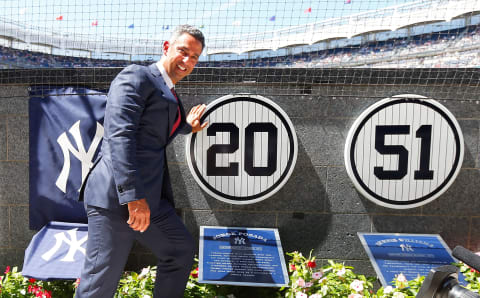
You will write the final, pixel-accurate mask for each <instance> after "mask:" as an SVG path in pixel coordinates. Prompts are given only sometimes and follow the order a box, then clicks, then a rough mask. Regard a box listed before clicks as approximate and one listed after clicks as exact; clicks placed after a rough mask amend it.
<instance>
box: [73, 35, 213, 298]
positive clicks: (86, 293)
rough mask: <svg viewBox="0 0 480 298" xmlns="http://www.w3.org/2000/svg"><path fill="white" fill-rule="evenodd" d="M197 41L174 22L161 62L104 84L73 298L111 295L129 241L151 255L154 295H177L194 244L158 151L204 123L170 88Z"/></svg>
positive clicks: (193, 59) (191, 61) (196, 51)
mask: <svg viewBox="0 0 480 298" xmlns="http://www.w3.org/2000/svg"><path fill="white" fill-rule="evenodd" d="M204 47H205V40H204V37H203V34H202V32H200V31H199V30H198V29H196V28H194V27H192V26H189V25H183V26H180V27H178V28H176V29H175V31H174V32H173V34H172V36H171V38H170V40H169V41H166V42H165V43H164V45H163V56H162V58H161V59H160V61H158V62H157V63H155V64H152V65H150V66H148V67H146V66H138V65H130V66H128V67H126V68H125V69H123V70H122V71H121V72H120V73H119V74H118V75H117V77H116V78H115V79H114V80H113V82H112V84H111V85H110V89H109V93H108V99H107V106H106V110H105V122H104V128H105V133H104V137H103V142H102V147H101V152H100V154H99V157H98V158H97V160H96V161H95V164H94V166H93V169H92V170H91V172H90V173H89V175H88V177H87V179H86V181H85V182H84V184H83V185H82V188H81V190H80V199H81V200H84V201H85V206H86V210H87V215H88V240H87V249H86V257H85V264H84V267H83V270H82V274H81V277H80V285H79V287H78V289H77V292H76V297H78V298H83V297H89V298H93V297H102V298H107V297H113V295H114V293H115V291H116V289H117V287H118V282H119V280H120V278H121V275H122V273H123V270H124V267H125V263H126V261H127V258H128V255H129V252H130V249H131V247H132V244H133V243H134V240H138V241H139V242H140V243H142V244H143V245H145V246H147V247H148V248H149V249H151V250H152V252H153V253H154V255H155V256H156V257H157V260H158V261H157V275H156V281H155V290H154V297H156V298H160V297H165V298H175V297H183V292H184V290H185V285H186V282H187V279H188V275H189V272H190V269H191V266H192V263H193V257H194V242H193V239H192V237H191V235H190V233H189V232H188V231H187V229H186V228H185V225H184V224H183V222H182V221H181V219H180V218H179V217H178V215H177V214H176V213H175V208H174V204H173V197H172V187H171V184H170V178H169V174H168V167H167V160H166V153H165V150H166V146H167V145H168V144H169V143H170V142H171V141H172V139H173V138H174V137H175V136H176V135H177V134H178V133H189V132H193V133H195V132H197V131H200V130H202V129H203V128H204V127H205V126H206V125H207V123H203V124H201V123H200V117H201V116H202V114H203V112H204V111H205V108H206V107H205V105H198V106H195V107H193V108H192V110H191V111H190V113H189V114H188V116H186V117H185V112H184V110H183V106H182V104H181V102H180V100H179V98H178V97H177V95H176V93H175V90H174V85H175V84H176V83H177V82H178V81H180V80H181V79H183V78H184V77H186V76H187V75H189V74H190V73H191V72H192V70H193V69H194V67H195V65H196V63H197V62H198V59H199V57H200V55H201V53H202V51H203V48H204Z"/></svg>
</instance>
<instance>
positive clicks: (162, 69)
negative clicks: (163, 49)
mask: <svg viewBox="0 0 480 298" xmlns="http://www.w3.org/2000/svg"><path fill="white" fill-rule="evenodd" d="M155 64H156V65H157V67H158V70H159V71H160V74H161V75H162V78H163V80H164V81H165V84H167V86H168V89H172V88H175V85H174V84H173V82H172V79H170V77H169V76H168V73H167V70H166V69H165V67H163V65H162V63H160V61H158V62H157V63H155Z"/></svg>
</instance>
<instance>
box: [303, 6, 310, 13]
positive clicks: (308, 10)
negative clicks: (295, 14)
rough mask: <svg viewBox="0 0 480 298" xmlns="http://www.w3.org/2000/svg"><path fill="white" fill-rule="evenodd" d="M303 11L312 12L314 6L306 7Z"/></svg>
mask: <svg viewBox="0 0 480 298" xmlns="http://www.w3.org/2000/svg"><path fill="white" fill-rule="evenodd" d="M303 12H304V13H310V12H312V8H311V7H309V8H307V9H305V10H304V11H303Z"/></svg>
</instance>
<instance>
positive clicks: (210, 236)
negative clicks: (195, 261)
mask: <svg viewBox="0 0 480 298" xmlns="http://www.w3.org/2000/svg"><path fill="white" fill-rule="evenodd" d="M198 269H199V270H198V271H199V274H198V280H199V282H201V283H212V284H229V285H240V286H264V287H283V286H288V280H289V279H288V273H287V268H286V265H285V258H284V255H283V250H282V245H281V243H280V237H279V234H278V230H277V229H267V228H238V227H208V226H201V227H200V253H199V268H198Z"/></svg>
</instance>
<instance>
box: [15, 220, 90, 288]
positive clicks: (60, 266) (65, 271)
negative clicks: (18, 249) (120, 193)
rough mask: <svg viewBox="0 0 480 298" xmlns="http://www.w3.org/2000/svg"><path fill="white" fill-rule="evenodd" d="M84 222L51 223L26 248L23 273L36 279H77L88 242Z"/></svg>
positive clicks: (86, 228) (86, 227)
mask: <svg viewBox="0 0 480 298" xmlns="http://www.w3.org/2000/svg"><path fill="white" fill-rule="evenodd" d="M87 231H88V226H87V224H75V223H65V222H50V223H49V224H47V225H46V226H44V227H43V228H42V229H41V230H40V231H39V232H38V233H37V234H35V236H33V238H32V241H30V244H29V245H28V247H27V249H26V250H25V258H24V260H23V270H22V275H23V276H25V277H33V278H36V279H39V280H55V279H77V278H79V277H80V271H81V269H82V267H83V260H84V258H85V248H86V245H87Z"/></svg>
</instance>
